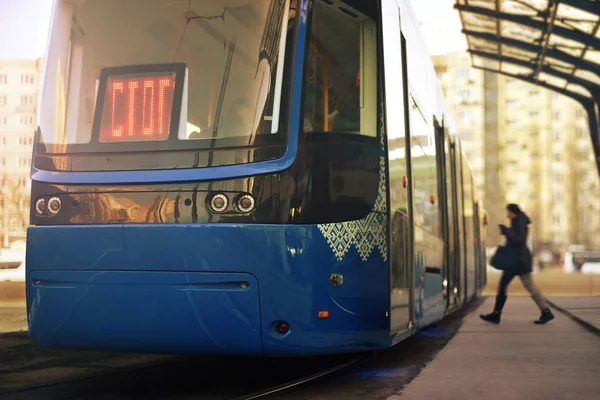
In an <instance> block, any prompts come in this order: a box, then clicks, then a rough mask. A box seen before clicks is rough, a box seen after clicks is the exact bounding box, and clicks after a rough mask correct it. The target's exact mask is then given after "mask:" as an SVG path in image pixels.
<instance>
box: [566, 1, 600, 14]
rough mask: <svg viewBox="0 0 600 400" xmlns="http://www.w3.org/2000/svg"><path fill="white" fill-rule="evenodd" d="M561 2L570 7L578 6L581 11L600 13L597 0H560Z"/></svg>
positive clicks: (599, 4)
mask: <svg viewBox="0 0 600 400" xmlns="http://www.w3.org/2000/svg"><path fill="white" fill-rule="evenodd" d="M560 2H561V3H563V4H567V5H569V6H571V7H575V8H578V9H580V10H583V11H587V12H589V13H591V14H594V15H600V3H598V2H597V1H589V0H560Z"/></svg>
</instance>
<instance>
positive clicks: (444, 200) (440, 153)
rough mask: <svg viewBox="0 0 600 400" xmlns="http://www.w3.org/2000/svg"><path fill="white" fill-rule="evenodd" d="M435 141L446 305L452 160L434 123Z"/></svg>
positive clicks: (450, 247) (451, 260)
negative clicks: (443, 248) (443, 247)
mask: <svg viewBox="0 0 600 400" xmlns="http://www.w3.org/2000/svg"><path fill="white" fill-rule="evenodd" d="M435 131H436V135H435V141H436V143H435V144H436V148H437V151H436V154H437V157H438V161H437V164H438V166H439V179H438V185H439V188H438V192H439V194H440V198H439V202H438V203H439V205H440V212H441V221H442V223H441V228H442V235H443V239H444V245H445V251H444V264H443V265H444V267H443V271H442V278H443V285H444V299H445V301H446V305H447V307H449V306H450V305H451V304H452V303H451V302H450V299H451V298H453V296H452V295H451V291H452V290H451V289H450V288H451V285H449V282H452V281H453V279H452V274H453V273H454V268H455V267H454V231H453V227H454V223H453V220H452V218H453V216H454V210H453V209H452V207H453V204H454V202H453V198H452V173H451V172H452V164H451V162H452V160H451V157H450V141H449V138H448V135H447V131H446V129H444V127H443V126H441V125H439V124H438V123H437V121H436V123H435Z"/></svg>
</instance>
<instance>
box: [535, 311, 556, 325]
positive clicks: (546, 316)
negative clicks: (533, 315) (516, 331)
mask: <svg viewBox="0 0 600 400" xmlns="http://www.w3.org/2000/svg"><path fill="white" fill-rule="evenodd" d="M553 319H554V314H552V311H550V309H549V308H547V309H545V310H542V315H540V318H539V319H538V320H537V321H533V322H534V324H536V325H543V324H545V323H548V322H550V321H552V320H553Z"/></svg>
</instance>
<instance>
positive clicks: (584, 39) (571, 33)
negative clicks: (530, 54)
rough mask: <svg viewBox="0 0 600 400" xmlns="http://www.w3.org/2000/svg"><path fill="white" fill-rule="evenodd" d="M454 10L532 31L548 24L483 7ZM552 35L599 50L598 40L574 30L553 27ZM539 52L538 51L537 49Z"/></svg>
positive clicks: (465, 7)
mask: <svg viewBox="0 0 600 400" xmlns="http://www.w3.org/2000/svg"><path fill="white" fill-rule="evenodd" d="M454 8H456V9H457V10H459V11H462V12H469V13H473V14H479V15H485V16H487V17H490V18H497V19H499V20H503V21H510V22H514V23H517V24H520V25H524V26H528V27H530V28H533V29H537V30H539V31H540V33H541V32H544V31H545V29H546V28H547V26H548V24H546V23H544V22H542V21H538V20H536V19H534V18H531V17H529V16H527V15H519V14H509V13H505V12H501V11H495V10H491V9H489V8H485V7H476V6H468V5H464V4H458V3H457V4H455V5H454ZM553 33H554V34H555V35H558V36H562V37H564V38H566V39H569V40H573V41H575V42H579V43H581V44H583V45H587V46H591V47H593V48H595V49H596V50H600V39H598V38H596V37H593V36H591V35H588V34H586V33H584V32H581V31H577V30H574V29H568V28H564V27H562V26H554V28H553ZM538 50H539V49H538Z"/></svg>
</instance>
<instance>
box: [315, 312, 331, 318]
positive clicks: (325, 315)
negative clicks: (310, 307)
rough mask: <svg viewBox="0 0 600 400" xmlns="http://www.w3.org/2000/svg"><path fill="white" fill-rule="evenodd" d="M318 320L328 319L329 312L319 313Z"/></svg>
mask: <svg viewBox="0 0 600 400" xmlns="http://www.w3.org/2000/svg"><path fill="white" fill-rule="evenodd" d="M318 315H319V318H329V311H319V314H318Z"/></svg>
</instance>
